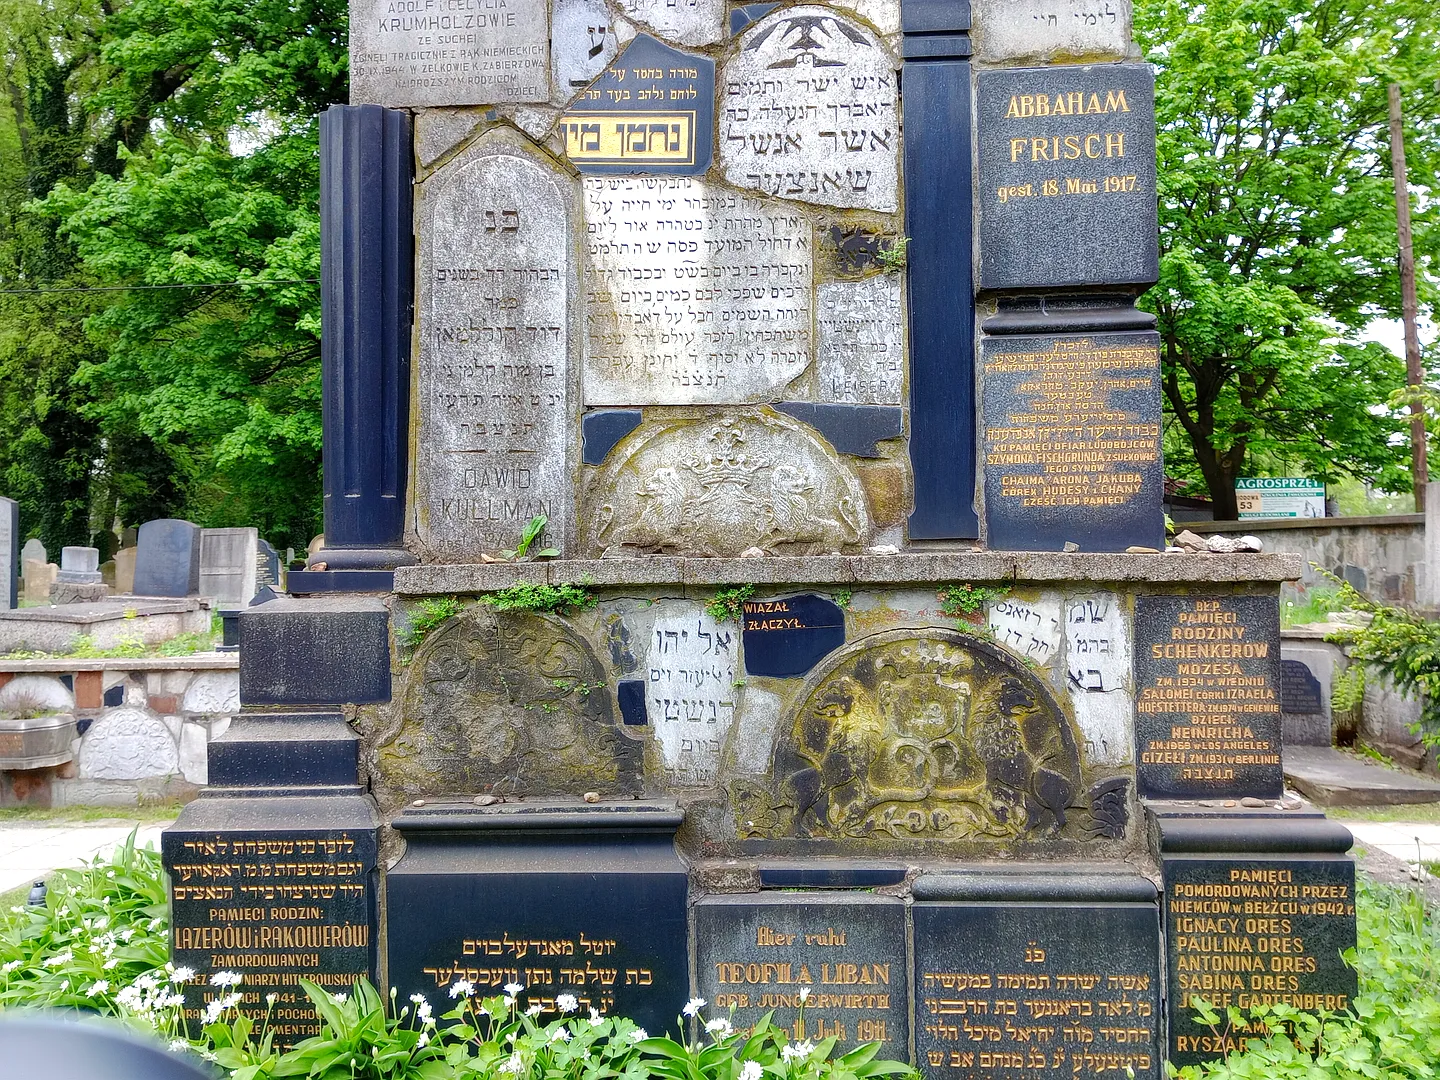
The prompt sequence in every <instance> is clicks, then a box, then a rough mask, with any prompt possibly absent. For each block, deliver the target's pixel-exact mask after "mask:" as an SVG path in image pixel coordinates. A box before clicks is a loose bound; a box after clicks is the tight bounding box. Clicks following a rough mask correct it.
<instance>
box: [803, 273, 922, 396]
mask: <svg viewBox="0 0 1440 1080" xmlns="http://www.w3.org/2000/svg"><path fill="white" fill-rule="evenodd" d="M816 293H817V296H816V300H817V301H818V304H817V308H816V312H815V324H816V327H817V328H818V331H819V335H818V340H817V342H816V350H815V367H816V376H817V382H816V395H815V397H816V400H817V401H831V402H847V403H854V404H862V405H899V404H901V403H902V400H903V399H902V398H901V392H902V388H903V386H904V382H905V351H904V342H905V310H904V308H903V306H902V305H901V302H900V275H898V274H875V275H872V276H870V277H867V278H863V279H861V280H859V281H827V282H824V283H822V284H821V285H819V286H818V287H817V289H816Z"/></svg>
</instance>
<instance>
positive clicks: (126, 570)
mask: <svg viewBox="0 0 1440 1080" xmlns="http://www.w3.org/2000/svg"><path fill="white" fill-rule="evenodd" d="M137 554H139V549H138V548H135V547H124V548H121V549H120V550H119V551H117V552H115V591H116V592H117V593H122V594H123V593H131V592H134V591H135V556H136V555H137Z"/></svg>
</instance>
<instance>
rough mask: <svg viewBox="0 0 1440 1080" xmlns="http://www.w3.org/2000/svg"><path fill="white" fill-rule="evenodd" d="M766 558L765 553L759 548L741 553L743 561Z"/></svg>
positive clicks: (749, 548)
mask: <svg viewBox="0 0 1440 1080" xmlns="http://www.w3.org/2000/svg"><path fill="white" fill-rule="evenodd" d="M764 557H765V552H764V551H763V550H761V549H760V548H758V547H748V548H746V549H745V550H744V551H742V552H740V558H742V559H763V558H764Z"/></svg>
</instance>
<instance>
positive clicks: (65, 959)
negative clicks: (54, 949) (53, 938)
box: [44, 949, 75, 967]
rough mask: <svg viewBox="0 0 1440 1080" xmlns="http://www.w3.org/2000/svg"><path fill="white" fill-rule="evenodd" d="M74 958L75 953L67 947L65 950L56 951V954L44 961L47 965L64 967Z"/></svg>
mask: <svg viewBox="0 0 1440 1080" xmlns="http://www.w3.org/2000/svg"><path fill="white" fill-rule="evenodd" d="M74 959H75V954H74V953H73V952H71V951H70V950H69V949H66V950H65V951H64V952H58V953H56V954H55V955H54V956H52V957H50V959H48V960H46V961H44V963H45V966H46V967H64V966H65V965H66V964H68V963H70V961H71V960H74Z"/></svg>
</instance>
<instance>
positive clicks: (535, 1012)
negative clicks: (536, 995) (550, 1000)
mask: <svg viewBox="0 0 1440 1080" xmlns="http://www.w3.org/2000/svg"><path fill="white" fill-rule="evenodd" d="M544 1011H545V1006H543V1005H541V1004H540V1003H539V1002H538V1001H537V1002H535V1004H533V1005H531V1006H530V1007H529V1008H528V1009H526V1010H525V1015H526V1016H539V1015H540V1014H541V1013H542V1012H544Z"/></svg>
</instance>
